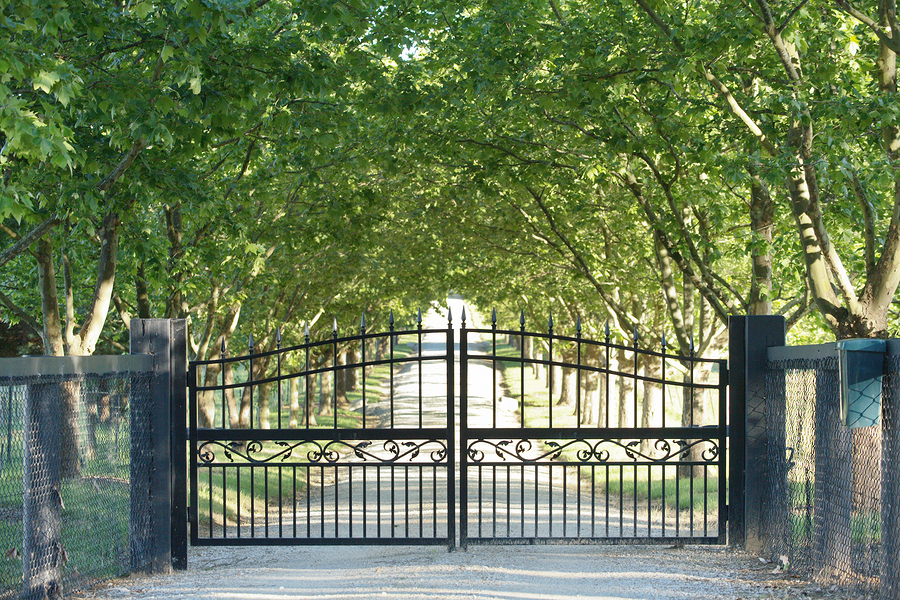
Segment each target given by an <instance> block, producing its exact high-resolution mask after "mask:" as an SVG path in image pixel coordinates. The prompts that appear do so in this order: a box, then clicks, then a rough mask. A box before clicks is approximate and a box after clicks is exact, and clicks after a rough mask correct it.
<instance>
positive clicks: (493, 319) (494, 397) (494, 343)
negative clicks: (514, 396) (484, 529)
mask: <svg viewBox="0 0 900 600" xmlns="http://www.w3.org/2000/svg"><path fill="white" fill-rule="evenodd" d="M491 378H492V382H493V385H492V386H491V420H492V423H493V425H492V427H493V428H494V429H496V428H497V309H496V308H495V309H494V310H493V312H492V313H491ZM479 471H480V469H479ZM480 502H481V501H480V500H479V503H480ZM479 521H480V517H479ZM479 533H480V532H479Z"/></svg>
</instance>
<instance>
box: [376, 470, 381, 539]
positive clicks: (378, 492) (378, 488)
mask: <svg viewBox="0 0 900 600" xmlns="http://www.w3.org/2000/svg"><path fill="white" fill-rule="evenodd" d="M375 522H376V523H377V525H376V528H375V536H376V537H379V538H380V537H381V465H376V466H375Z"/></svg>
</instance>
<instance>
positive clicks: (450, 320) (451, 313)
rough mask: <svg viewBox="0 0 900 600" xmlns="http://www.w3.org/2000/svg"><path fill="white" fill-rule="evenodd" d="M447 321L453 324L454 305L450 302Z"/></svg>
mask: <svg viewBox="0 0 900 600" xmlns="http://www.w3.org/2000/svg"><path fill="white" fill-rule="evenodd" d="M463 312H465V309H463ZM447 323H448V324H450V325H452V324H453V307H451V306H450V305H449V304H448V305H447Z"/></svg>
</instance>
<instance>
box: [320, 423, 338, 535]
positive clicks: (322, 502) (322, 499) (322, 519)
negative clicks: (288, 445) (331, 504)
mask: <svg viewBox="0 0 900 600" xmlns="http://www.w3.org/2000/svg"><path fill="white" fill-rule="evenodd" d="M335 416H337V415H335ZM319 532H320V533H319V537H322V538H324V537H325V466H324V465H323V466H320V467H319Z"/></svg>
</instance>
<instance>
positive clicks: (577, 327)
mask: <svg viewBox="0 0 900 600" xmlns="http://www.w3.org/2000/svg"><path fill="white" fill-rule="evenodd" d="M575 332H576V333H577V334H578V335H581V315H578V316H577V318H576V319H575Z"/></svg>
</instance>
